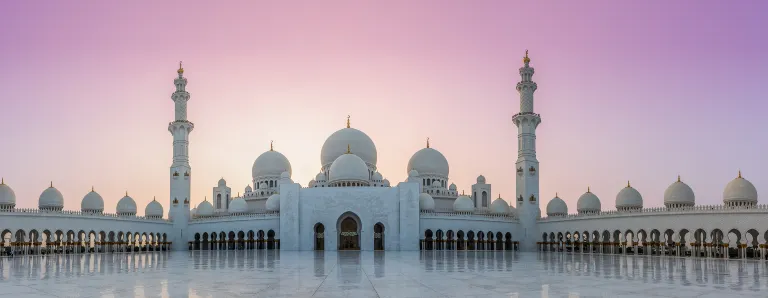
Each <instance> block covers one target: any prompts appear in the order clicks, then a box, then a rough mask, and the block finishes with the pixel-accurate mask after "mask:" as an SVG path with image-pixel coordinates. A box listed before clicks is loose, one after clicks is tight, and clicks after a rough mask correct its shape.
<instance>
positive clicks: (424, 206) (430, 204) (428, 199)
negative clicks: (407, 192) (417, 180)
mask: <svg viewBox="0 0 768 298" xmlns="http://www.w3.org/2000/svg"><path fill="white" fill-rule="evenodd" d="M419 209H420V210H426V211H434V210H435V199H433V198H432V196H430V195H429V194H428V193H421V194H419Z"/></svg>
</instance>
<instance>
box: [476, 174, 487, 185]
mask: <svg viewBox="0 0 768 298" xmlns="http://www.w3.org/2000/svg"><path fill="white" fill-rule="evenodd" d="M477 184H485V176H483V175H480V176H477Z"/></svg>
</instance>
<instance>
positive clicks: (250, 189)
mask: <svg viewBox="0 0 768 298" xmlns="http://www.w3.org/2000/svg"><path fill="white" fill-rule="evenodd" d="M252 191H253V188H252V187H251V186H250V185H248V186H246V187H245V192H252Z"/></svg>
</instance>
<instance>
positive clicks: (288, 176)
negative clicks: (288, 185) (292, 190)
mask: <svg viewBox="0 0 768 298" xmlns="http://www.w3.org/2000/svg"><path fill="white" fill-rule="evenodd" d="M280 179H291V173H288V172H287V171H286V172H282V173H280Z"/></svg>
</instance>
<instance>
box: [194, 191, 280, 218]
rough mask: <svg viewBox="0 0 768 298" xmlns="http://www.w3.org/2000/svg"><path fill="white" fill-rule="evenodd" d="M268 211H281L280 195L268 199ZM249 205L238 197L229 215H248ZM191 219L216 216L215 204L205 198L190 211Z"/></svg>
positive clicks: (233, 202)
mask: <svg viewBox="0 0 768 298" xmlns="http://www.w3.org/2000/svg"><path fill="white" fill-rule="evenodd" d="M266 209H267V211H280V194H273V195H271V196H269V198H267V202H266ZM248 212H249V210H248V203H247V202H246V201H245V200H244V199H243V198H242V197H238V198H235V199H233V200H232V201H231V202H229V209H228V210H227V213H228V214H232V215H237V214H245V213H248ZM189 213H190V217H211V216H214V215H216V214H215V212H214V209H213V204H211V202H209V201H208V198H205V199H204V200H203V201H202V202H200V204H198V205H197V207H195V208H192V210H190V211H189Z"/></svg>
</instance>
